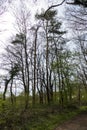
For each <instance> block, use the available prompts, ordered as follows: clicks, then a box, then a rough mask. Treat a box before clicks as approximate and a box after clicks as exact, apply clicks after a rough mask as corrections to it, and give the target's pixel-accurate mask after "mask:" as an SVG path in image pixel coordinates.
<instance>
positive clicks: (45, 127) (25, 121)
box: [0, 97, 87, 130]
mask: <svg viewBox="0 0 87 130" xmlns="http://www.w3.org/2000/svg"><path fill="white" fill-rule="evenodd" d="M21 99H22V100H21ZM71 105H72V106H71ZM75 106H76V104H70V106H68V107H65V108H64V109H63V110H61V108H60V107H59V105H58V103H54V104H50V105H46V104H44V105H40V104H36V105H34V106H32V105H30V106H29V109H27V110H25V109H24V99H23V97H18V98H17V101H16V104H14V105H13V106H12V104H11V103H10V102H9V99H7V100H6V101H3V100H0V130H54V129H55V128H56V127H57V126H58V125H59V124H61V123H63V122H64V121H67V120H69V119H72V118H73V117H75V116H76V115H78V114H79V113H81V112H83V111H87V107H85V106H82V107H80V108H79V107H75Z"/></svg>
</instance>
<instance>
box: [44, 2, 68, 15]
mask: <svg viewBox="0 0 87 130" xmlns="http://www.w3.org/2000/svg"><path fill="white" fill-rule="evenodd" d="M65 1H66V0H63V1H62V2H61V3H59V4H55V5H51V6H50V7H49V8H48V9H47V10H46V11H45V14H44V15H46V13H47V12H48V11H49V10H50V9H52V8H54V7H58V6H60V5H62V4H63V3H64V2H65Z"/></svg>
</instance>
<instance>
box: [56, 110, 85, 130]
mask: <svg viewBox="0 0 87 130" xmlns="http://www.w3.org/2000/svg"><path fill="white" fill-rule="evenodd" d="M55 130H87V112H83V113H81V114H79V115H77V116H76V117H74V118H73V119H71V120H69V121H66V122H64V123H63V124H61V125H60V126H58V127H57V128H56V129H55Z"/></svg>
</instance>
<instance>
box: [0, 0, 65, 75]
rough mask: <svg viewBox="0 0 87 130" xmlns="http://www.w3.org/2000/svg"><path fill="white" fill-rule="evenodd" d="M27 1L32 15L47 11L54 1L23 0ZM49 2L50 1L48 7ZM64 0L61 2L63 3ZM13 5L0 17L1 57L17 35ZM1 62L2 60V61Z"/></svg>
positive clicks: (16, 4) (1, 72) (0, 72)
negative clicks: (13, 36)
mask: <svg viewBox="0 0 87 130" xmlns="http://www.w3.org/2000/svg"><path fill="white" fill-rule="evenodd" d="M18 1H20V0H16V1H14V2H15V4H14V5H15V6H16V7H18V6H19V5H18ZM23 1H27V7H28V8H29V10H30V12H31V14H32V15H34V14H35V13H36V12H41V9H42V8H44V9H45V10H46V9H47V8H48V6H49V5H52V0H37V2H35V3H33V2H32V0H23ZM48 1H50V3H49V5H48ZM61 1H62V0H59V2H60V3H61ZM53 3H54V4H56V0H54V1H53ZM11 7H12V5H11V6H10V7H9V10H10V12H5V13H3V15H1V16H0V57H1V54H2V53H3V52H4V48H5V47H6V45H8V42H9V39H10V37H11V36H12V35H13V34H14V33H15V30H14V17H13V16H12V13H11V9H10V8H11ZM58 8H59V11H58V12H59V13H58V14H60V16H63V13H62V12H63V10H64V8H63V7H62V6H60V7H58ZM33 22H34V21H33ZM0 62H1V59H0ZM0 74H3V71H1V70H0Z"/></svg>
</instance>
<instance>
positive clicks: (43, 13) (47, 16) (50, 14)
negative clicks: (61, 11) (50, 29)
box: [35, 10, 57, 21]
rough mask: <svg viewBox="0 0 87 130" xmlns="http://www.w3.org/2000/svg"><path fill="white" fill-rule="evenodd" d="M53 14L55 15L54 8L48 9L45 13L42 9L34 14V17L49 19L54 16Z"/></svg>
mask: <svg viewBox="0 0 87 130" xmlns="http://www.w3.org/2000/svg"><path fill="white" fill-rule="evenodd" d="M55 15H57V11H56V10H49V11H47V13H45V12H44V11H42V13H41V14H38V13H37V14H36V15H35V18H36V19H41V20H48V21H49V20H51V19H53V18H54V17H55Z"/></svg>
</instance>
